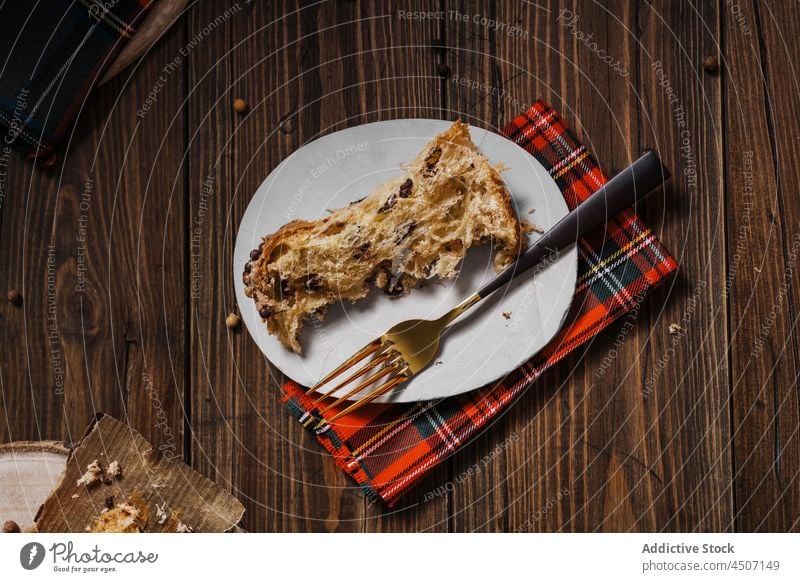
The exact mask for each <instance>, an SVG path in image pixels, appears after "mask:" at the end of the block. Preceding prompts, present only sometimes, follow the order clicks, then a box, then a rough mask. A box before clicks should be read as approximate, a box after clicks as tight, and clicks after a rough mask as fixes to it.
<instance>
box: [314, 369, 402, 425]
mask: <svg viewBox="0 0 800 582" xmlns="http://www.w3.org/2000/svg"><path fill="white" fill-rule="evenodd" d="M400 365H401V362H398V361H396V360H395V361H393V362H392V365H391V366H386V367H385V368H381V369H380V370H378V371H377V372H375V373H374V374H372V375H371V376H370V377H369V378H367V379H366V380H364V381H363V382H361V384H359V385H358V386H356V387H355V388H353V389H352V390H350V391H349V392H348V393H347V394H345V395H344V396H341V397H339V398H337V399H336V400H334V401H333V402H332V403H330V404H329V405H328V406H326V407H325V408H323V409H322V410H321V411H320V414H323V413H325V412H328V411H329V410H330V409H331V408H334V407H336V406H338V405H339V404H341V403H342V402H344V401H345V400H347V399H348V398H350V397H351V396H355V395H356V394H358V393H359V392H361V391H362V390H363V389H364V388H366V387H367V386H369V385H370V384H374V383H375V381H376V380H377V379H379V378H383V377H384V376H385V375H386V374H391V373H392V372H394V371H395V370H397V368H399V367H400Z"/></svg>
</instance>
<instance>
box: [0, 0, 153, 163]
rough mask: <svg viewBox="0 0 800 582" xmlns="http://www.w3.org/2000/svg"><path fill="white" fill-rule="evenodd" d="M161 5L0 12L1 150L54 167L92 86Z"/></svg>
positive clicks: (101, 3)
mask: <svg viewBox="0 0 800 582" xmlns="http://www.w3.org/2000/svg"><path fill="white" fill-rule="evenodd" d="M153 1H155V0H70V1H67V0H51V1H48V2H35V3H34V2H19V1H17V2H5V3H3V6H2V8H0V22H2V28H3V33H2V34H0V54H1V55H3V60H4V65H3V67H2V68H0V128H2V132H3V146H4V147H8V146H13V147H16V148H18V149H19V150H21V151H22V152H23V153H24V154H25V155H26V156H27V157H28V158H29V159H33V158H42V159H43V161H45V162H48V163H52V162H54V161H55V155H54V150H55V148H56V145H57V144H58V143H59V142H60V141H61V140H62V139H63V138H64V137H65V136H66V134H67V131H68V130H69V128H70V126H71V125H72V122H73V120H74V119H75V117H76V116H77V115H78V112H79V111H80V109H81V107H82V106H83V102H84V99H85V98H86V95H87V93H88V92H89V90H90V89H91V88H92V86H93V85H94V84H95V83H97V82H98V81H99V80H100V79H101V78H102V74H103V72H104V71H105V69H106V68H107V67H108V66H109V65H111V63H112V62H113V61H114V57H115V56H116V55H117V53H118V52H119V51H120V49H121V48H122V47H123V46H124V44H125V42H127V40H128V39H129V38H130V37H131V36H132V35H133V33H134V32H135V28H134V25H135V24H136V23H137V22H138V21H139V20H140V19H141V17H142V16H143V15H144V14H145V13H146V11H147V9H148V8H149V6H150V5H151V3H152V2H153Z"/></svg>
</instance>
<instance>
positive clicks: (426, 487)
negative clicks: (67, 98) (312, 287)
mask: <svg viewBox="0 0 800 582" xmlns="http://www.w3.org/2000/svg"><path fill="white" fill-rule="evenodd" d="M226 9H227V10H228V12H227V13H226ZM419 11H429V12H431V13H433V14H424V15H420V14H414V13H415V12H419ZM493 23H496V24H493ZM512 27H513V28H512ZM799 39H800V11H799V10H797V9H796V3H794V2H772V1H770V2H768V3H767V2H766V1H762V2H739V1H737V0H733V1H732V2H721V1H720V2H670V1H661V0H660V1H653V2H648V3H645V2H641V3H633V2H627V1H617V0H612V1H608V2H602V3H595V2H590V1H585V2H583V1H582V2H577V3H570V4H566V5H565V7H563V8H562V7H561V6H560V4H559V3H556V2H553V1H548V0H537V2H535V3H534V2H517V1H504V2H497V3H495V2H491V1H488V0H483V1H468V2H455V1H449V0H440V1H428V2H409V3H408V4H406V3H405V2H377V3H375V2H366V1H362V0H359V1H332V0H331V1H319V2H304V3H303V7H301V6H298V5H296V4H294V3H291V2H257V1H256V2H249V3H248V2H245V1H244V0H239V2H238V4H237V3H235V2H230V1H206V2H197V3H190V7H189V9H188V10H187V12H186V13H185V14H184V15H183V16H182V17H181V19H180V21H179V22H178V23H177V24H176V26H175V27H174V28H172V29H171V30H170V31H169V32H168V33H167V34H166V35H165V37H164V38H163V39H162V40H161V41H160V42H159V43H158V44H157V45H155V47H154V48H153V49H152V50H151V51H149V53H148V54H147V55H146V56H145V58H144V59H143V60H142V61H141V62H140V63H139V64H137V65H135V66H134V67H133V68H129V69H127V70H126V71H124V72H123V73H122V74H121V75H120V76H118V77H117V78H115V79H114V80H112V81H111V82H110V83H108V84H106V85H104V86H103V87H100V88H99V89H98V90H96V91H94V92H93V93H92V95H91V96H90V98H89V99H88V101H87V102H86V103H85V105H84V107H83V109H82V111H81V112H80V115H79V118H78V121H77V123H76V124H75V126H74V131H73V132H72V133H71V134H70V136H69V143H65V144H64V145H63V148H62V157H61V160H60V163H59V165H58V166H57V167H56V168H54V169H47V168H43V167H37V166H34V165H32V164H30V163H27V162H24V161H23V160H22V159H21V158H19V157H14V158H13V159H12V160H11V164H10V167H9V169H8V172H9V176H8V188H7V196H6V198H5V199H4V200H2V210H0V212H2V222H0V247H2V249H3V251H2V260H1V261H0V286H4V287H5V288H7V289H11V288H16V289H19V290H20V291H21V292H22V294H23V301H22V303H21V305H19V306H13V305H12V304H10V303H7V302H5V301H4V302H3V304H2V305H0V321H1V322H2V326H1V327H0V345H1V346H2V357H0V389H1V390H2V398H3V400H2V404H0V406H2V411H3V414H0V441H2V442H8V441H13V440H31V439H65V440H72V441H74V440H77V439H79V438H80V437H81V435H82V434H83V430H84V428H85V427H86V426H87V424H88V423H89V421H90V420H91V419H92V417H93V415H94V414H95V412H96V411H103V412H106V413H110V414H112V415H114V416H116V417H118V418H121V419H124V420H127V421H128V422H130V424H131V425H133V426H134V427H135V428H136V429H138V430H139V431H141V432H142V433H143V435H144V436H145V437H147V438H148V439H151V440H152V441H154V442H155V443H157V444H158V445H159V446H160V447H161V448H162V450H164V451H166V452H168V453H171V454H174V455H175V456H177V457H180V456H182V457H183V459H185V460H186V461H187V462H188V463H190V464H191V465H192V466H193V467H195V468H196V469H198V470H199V471H201V472H202V473H203V474H205V475H207V476H208V477H210V478H212V479H214V480H216V481H217V482H218V483H219V484H221V485H222V486H223V487H225V488H227V489H229V490H230V491H232V492H233V493H234V494H235V495H236V496H237V497H238V498H239V499H240V500H241V501H242V502H243V503H244V505H245V506H246V508H247V513H246V515H245V519H244V522H243V526H244V527H245V528H246V529H248V530H253V531H262V530H266V531H334V530H335V531H472V530H479V531H514V530H526V531H557V530H563V531H595V530H599V531H631V530H632V531H653V530H666V531H788V530H794V531H797V530H798V529H800V518H799V517H798V516H799V515H800V479H798V471H800V435H798V430H799V429H800V418H799V417H800V402H798V382H797V381H798V373H800V350H799V349H798V341H797V340H798V335H797V329H796V328H797V321H798V305H800V286H798V279H799V276H798V272H800V266H798V265H797V264H796V261H797V259H798V253H799V251H800V203H798V186H797V185H798V183H800V175H799V174H800V164H798V160H800V156H798V150H799V149H800V124H799V123H798V121H797V114H798V112H800V91H799V90H798V88H799V87H798V85H799V83H798V63H797V57H800V40H799ZM708 56H716V57H718V59H719V63H720V71H719V72H717V73H715V72H714V71H713V70H712V71H706V70H705V69H704V66H703V63H704V59H706V57H708ZM712 68H713V67H712ZM462 79H463V80H464V81H463V82H462V81H461V80H462ZM475 83H477V86H475ZM481 83H483V84H484V85H483V86H482V87H481V86H480V84H481ZM237 97H241V98H244V99H245V100H246V101H247V102H248V103H249V105H250V112H249V113H248V114H247V116H245V117H242V116H239V115H237V114H236V113H235V112H234V111H233V110H232V108H231V103H232V101H233V99H234V98H237ZM537 98H543V99H545V100H547V101H549V102H550V103H551V104H552V105H553V106H554V107H555V108H556V109H557V110H559V111H560V112H561V113H562V115H563V116H564V117H565V118H566V119H567V121H568V123H570V125H571V126H572V127H573V128H574V129H575V130H576V132H577V133H578V135H579V136H580V138H581V139H582V140H584V141H585V143H587V145H589V146H590V148H591V149H592V151H593V152H594V153H595V154H596V155H597V157H598V158H599V160H600V162H601V164H602V165H603V166H604V168H605V169H606V171H608V172H610V173H614V172H617V171H619V170H620V169H621V168H623V167H624V166H625V165H626V164H627V163H629V161H631V160H632V159H633V158H634V157H636V156H637V154H638V153H639V152H640V151H641V150H642V149H644V148H654V149H656V150H657V151H658V152H659V154H660V156H661V157H662V159H663V160H664V162H665V164H666V165H667V167H669V168H670V169H671V170H672V173H673V175H674V179H673V180H672V182H671V184H670V185H669V187H668V188H667V189H666V191H665V193H663V194H659V195H657V196H655V197H653V198H652V199H650V201H649V202H648V204H647V207H646V210H645V212H644V218H645V220H646V221H647V222H648V224H649V225H650V226H652V227H653V229H654V230H655V231H656V233H657V236H658V237H659V238H660V239H661V240H662V241H663V243H664V244H665V246H666V247H667V248H668V249H670V251H671V252H672V253H673V254H674V255H675V257H676V258H677V259H678V261H679V263H680V265H681V269H680V273H679V275H678V276H677V277H676V278H675V279H674V280H672V281H670V282H669V283H668V284H667V285H665V286H663V287H661V288H660V289H659V290H657V291H656V292H654V293H653V294H652V295H651V296H650V297H649V298H648V299H647V301H646V302H645V303H644V304H643V306H642V307H641V309H640V310H639V312H638V314H637V315H636V316H635V317H630V318H623V319H622V320H620V321H618V322H617V323H616V324H615V325H614V326H612V328H611V329H610V330H607V331H606V332H605V333H603V334H602V335H600V336H599V337H598V338H596V339H595V340H594V341H593V342H591V345H589V346H587V347H586V349H585V350H582V351H580V352H579V353H576V354H574V355H573V356H572V357H570V358H568V359H567V360H566V361H565V362H563V363H562V364H560V365H559V366H557V367H556V368H555V369H552V370H550V371H549V372H548V373H546V374H545V375H544V376H543V377H542V378H541V379H540V380H539V381H538V382H537V383H536V384H535V386H534V387H533V388H532V389H530V390H529V391H528V393H527V394H526V395H525V396H524V397H523V398H521V400H519V401H518V402H517V403H516V404H515V405H514V406H513V407H512V408H511V409H509V410H508V411H507V413H506V414H504V415H503V416H502V418H500V420H498V421H497V422H496V423H494V425H493V426H491V428H490V429H489V430H488V431H486V432H484V433H483V434H481V435H480V436H479V437H478V438H477V439H476V440H475V441H474V442H472V443H471V444H470V445H469V446H467V447H465V448H464V449H463V450H461V451H460V452H458V454H456V455H455V456H453V457H452V458H451V459H449V460H448V461H447V462H445V463H443V464H442V466H441V467H439V468H437V469H436V470H435V471H433V473H432V474H431V475H430V476H429V477H428V478H426V479H425V480H424V481H423V482H422V483H421V484H420V485H419V486H418V487H417V489H416V490H415V491H414V492H412V493H411V494H409V495H408V497H406V498H405V499H404V500H403V502H402V503H401V504H400V505H399V506H397V507H395V508H394V509H392V510H388V509H386V508H385V507H382V506H381V505H379V504H370V503H368V502H367V501H366V500H365V498H364V497H363V496H362V494H361V493H360V491H359V489H358V488H357V487H355V486H354V485H353V483H352V482H350V481H348V479H347V478H345V476H344V475H343V474H342V473H341V472H340V471H339V470H338V469H336V468H335V467H334V465H333V462H332V461H331V459H330V457H329V456H328V455H327V454H326V453H324V452H323V451H322V450H321V448H320V447H319V446H318V445H317V443H316V442H315V441H314V440H313V439H312V438H311V437H310V436H309V435H308V434H307V433H306V432H305V431H304V429H302V428H301V427H300V426H299V425H298V423H296V422H295V421H294V420H293V419H292V418H290V416H289V414H288V413H287V412H286V410H285V409H284V408H283V406H282V405H281V403H280V397H281V394H280V391H279V389H278V386H279V385H280V383H281V381H282V379H283V378H282V377H281V375H280V374H279V373H277V372H276V371H275V370H271V369H270V366H269V363H268V362H267V361H266V360H265V359H264V357H263V356H262V354H261V353H260V352H259V350H258V348H257V347H256V345H255V344H254V343H253V341H251V339H250V338H249V336H248V335H247V333H246V332H245V331H243V330H240V331H238V332H233V333H232V332H230V331H229V330H228V329H227V328H226V326H225V316H226V314H227V313H228V312H230V311H233V310H235V309H236V301H235V297H234V289H233V284H232V282H233V274H232V272H231V268H232V267H231V254H232V248H233V243H234V239H235V234H236V230H237V226H238V224H239V220H240V218H241V216H242V214H243V212H244V210H245V208H246V206H247V203H248V201H249V199H250V196H251V194H252V193H253V192H254V191H255V189H256V188H257V187H258V185H259V184H260V183H261V182H262V180H263V179H264V178H265V176H266V175H267V174H268V173H269V172H270V170H272V169H273V168H274V167H275V166H276V165H277V164H278V163H279V162H280V161H281V160H283V159H284V158H286V156H288V155H289V154H290V153H292V152H293V151H295V150H296V149H298V148H299V147H300V146H302V145H303V144H305V143H308V142H309V141H311V140H313V139H315V138H317V137H319V136H321V135H325V134H328V133H331V132H334V131H337V130H340V129H343V128H346V127H352V126H356V125H359V124H363V123H368V122H372V121H378V120H384V119H396V118H402V117H430V118H436V119H448V120H452V119H454V118H456V117H457V116H460V117H461V118H462V119H464V120H466V121H468V122H469V123H471V124H474V125H476V126H479V127H485V128H490V129H493V130H498V129H499V128H500V127H502V126H503V125H504V123H506V122H507V121H508V120H510V119H511V118H512V117H513V116H514V115H516V114H517V113H519V112H520V111H521V110H522V109H523V108H524V107H525V106H526V105H528V104H530V103H532V102H533V101H535V100H536V99H537ZM671 324H678V325H679V326H680V328H681V329H675V328H673V331H676V332H677V333H670V329H669V328H670V325H671ZM440 486H442V488H441V489H438V492H439V493H440V494H438V495H431V492H433V491H437V488H439V487H440ZM426 493H427V495H426ZM431 498H432V499H431Z"/></svg>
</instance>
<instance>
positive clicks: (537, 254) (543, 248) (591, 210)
mask: <svg viewBox="0 0 800 582" xmlns="http://www.w3.org/2000/svg"><path fill="white" fill-rule="evenodd" d="M667 179H669V172H668V171H667V170H666V168H664V166H663V165H662V164H661V160H659V159H658V156H657V155H656V153H655V152H654V151H653V150H645V152H644V154H642V156H641V157H640V158H639V159H637V160H636V161H635V162H633V163H632V164H631V165H630V166H628V167H627V168H625V169H624V170H622V171H621V172H620V173H618V174H617V175H616V176H614V177H613V178H612V179H611V180H609V181H608V182H606V184H605V185H604V186H602V187H601V188H600V189H599V190H597V191H596V192H595V193H594V194H592V195H591V196H589V198H587V199H586V200H585V201H584V202H583V203H581V204H579V205H578V206H577V207H575V208H574V209H573V210H572V212H570V213H569V214H567V215H566V216H565V217H564V218H562V219H561V220H559V221H558V222H557V223H556V225H555V226H553V227H552V228H551V229H550V230H548V231H547V232H546V233H545V234H544V235H542V237H541V238H539V239H538V240H537V241H536V242H535V243H533V245H532V246H531V247H530V248H529V249H528V250H527V251H525V252H524V253H523V254H521V255H520V256H519V257H518V258H517V260H516V261H514V263H513V264H512V265H511V266H509V267H507V268H506V269H505V270H504V271H502V272H501V273H500V274H499V275H497V276H496V277H495V278H494V279H492V280H491V281H489V282H488V283H486V284H485V285H484V286H483V287H481V288H480V289H479V290H478V292H477V294H476V295H478V297H479V298H480V299H483V298H484V297H487V296H489V295H491V294H492V293H494V292H495V291H497V290H498V289H499V288H500V287H502V286H503V285H505V284H506V283H508V282H509V281H511V280H512V279H514V278H515V277H518V276H519V275H521V274H522V273H524V272H525V271H527V270H528V269H530V268H531V267H533V266H535V265H537V264H538V263H539V262H541V261H542V259H544V258H545V257H548V256H551V257H552V258H553V259H556V258H558V255H559V253H560V252H561V251H563V250H565V249H566V248H567V247H569V246H571V245H573V244H574V243H575V242H577V240H578V239H579V238H581V237H584V236H586V235H587V234H589V233H590V232H591V231H593V230H594V229H595V228H598V227H600V226H602V225H604V224H605V223H606V222H608V221H609V220H610V219H611V218H612V217H614V216H616V215H617V214H619V213H620V212H622V211H623V210H624V209H626V208H628V207H629V206H633V205H634V204H635V203H636V200H637V199H643V198H644V197H645V196H647V194H649V193H650V192H651V191H653V190H654V189H656V188H657V187H658V186H660V185H661V184H663V183H664V182H666V181H667ZM476 299H477V298H476Z"/></svg>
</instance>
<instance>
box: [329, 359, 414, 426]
mask: <svg viewBox="0 0 800 582" xmlns="http://www.w3.org/2000/svg"><path fill="white" fill-rule="evenodd" d="M407 370H408V368H405V369H404V370H403V371H402V372H400V374H398V375H397V376H395V377H394V378H392V379H391V380H388V381H386V382H385V383H384V384H383V385H381V386H379V387H378V388H376V389H375V390H373V391H372V392H370V393H369V394H367V395H366V396H365V397H364V398H361V399H360V400H356V401H355V402H353V403H352V404H351V405H350V406H348V407H347V408H345V409H344V410H342V411H341V412H337V413H336V414H335V415H333V416H332V417H331V418H330V419H328V421H327V422H328V423H331V422H334V421H336V420H338V419H339V418H341V417H342V416H344V415H345V414H349V413H351V412H354V411H356V410H358V409H359V408H361V407H362V406H364V405H365V404H369V403H370V402H372V401H373V400H375V399H376V398H377V397H378V396H380V395H382V394H386V393H387V392H389V391H390V390H391V389H392V388H394V387H395V386H397V385H398V384H402V383H403V382H405V381H406V380H408V376H407V375H406V371H407Z"/></svg>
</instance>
